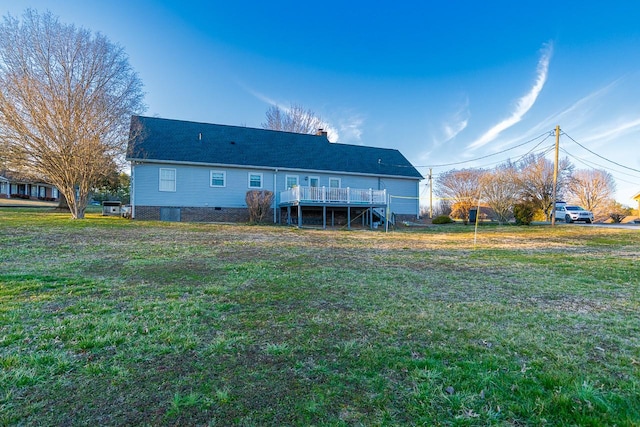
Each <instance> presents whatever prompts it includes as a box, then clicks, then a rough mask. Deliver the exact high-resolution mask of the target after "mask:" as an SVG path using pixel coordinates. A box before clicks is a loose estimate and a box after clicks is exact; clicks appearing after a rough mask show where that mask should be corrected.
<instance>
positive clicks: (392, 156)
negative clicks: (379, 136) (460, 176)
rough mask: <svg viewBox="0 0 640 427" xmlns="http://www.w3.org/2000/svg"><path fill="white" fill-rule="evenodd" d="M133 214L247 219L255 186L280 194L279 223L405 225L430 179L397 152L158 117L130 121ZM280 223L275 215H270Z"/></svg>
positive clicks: (415, 211)
mask: <svg viewBox="0 0 640 427" xmlns="http://www.w3.org/2000/svg"><path fill="white" fill-rule="evenodd" d="M130 136H131V138H130V143H129V148H128V152H127V160H128V161H130V162H131V205H132V217H133V218H136V219H150V220H166V221H232V222H243V221H247V220H248V210H247V205H246V202H245V196H246V193H247V191H249V190H268V191H272V192H273V193H274V202H273V205H272V214H273V215H272V217H273V222H275V223H285V222H290V223H294V224H296V223H297V224H298V225H302V224H323V225H325V226H326V225H327V223H330V224H333V225H337V224H347V225H350V224H351V223H356V222H357V223H360V222H362V223H363V224H367V225H373V224H375V223H376V222H378V221H383V220H384V218H385V216H387V214H386V207H387V203H388V201H389V200H390V198H391V200H392V206H391V213H392V214H393V217H395V218H397V219H400V220H410V219H415V218H417V217H418V216H419V213H420V204H419V187H418V185H419V183H420V181H421V180H422V179H423V177H422V175H421V174H420V173H419V172H418V171H417V170H416V169H415V167H413V166H412V165H411V163H409V161H408V160H407V159H406V158H405V157H404V156H403V155H402V154H401V153H400V152H399V151H398V150H394V149H386V148H376V147H366V146H360V145H347V144H339V143H330V142H329V140H328V139H327V134H326V132H321V131H320V132H318V134H316V135H308V134H298V133H290V132H279V131H272V130H266V129H255V128H248V127H240V126H227V125H216V124H207V123H195V122H187V121H179V120H169V119H160V118H151V117H141V116H134V117H132V119H131V135H130ZM270 217H271V215H270Z"/></svg>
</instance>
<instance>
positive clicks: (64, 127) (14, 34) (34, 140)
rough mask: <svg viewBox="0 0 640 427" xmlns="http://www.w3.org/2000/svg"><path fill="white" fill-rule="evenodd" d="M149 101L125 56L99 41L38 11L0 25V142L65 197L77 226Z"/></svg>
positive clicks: (118, 50)
mask: <svg viewBox="0 0 640 427" xmlns="http://www.w3.org/2000/svg"><path fill="white" fill-rule="evenodd" d="M143 96H144V95H143V92H142V83H141V81H140V79H139V77H138V75H137V74H136V73H135V72H134V71H133V69H132V68H131V66H130V65H129V62H128V57H127V55H126V54H125V52H124V50H123V49H122V48H121V47H120V46H117V45H114V44H112V43H111V42H109V40H107V38H106V37H104V36H103V35H101V34H99V33H97V34H92V33H91V32H90V31H88V30H85V29H80V28H76V27H75V26H73V25H65V24H62V23H60V22H59V21H58V19H57V18H56V17H54V16H52V15H51V13H48V12H47V13H45V14H42V15H40V14H38V13H37V12H35V11H32V10H27V11H26V12H25V13H24V15H23V18H22V22H20V21H19V20H18V19H15V18H13V17H11V16H7V17H5V18H4V22H3V23H2V24H1V25H0V139H2V140H3V141H4V144H5V145H6V147H5V148H6V149H7V150H8V152H9V155H10V157H11V159H12V161H19V162H20V163H23V164H22V166H23V167H24V168H26V169H28V170H30V171H31V172H32V173H34V174H37V175H39V176H41V177H42V178H43V179H44V180H46V181H47V182H49V183H51V184H53V185H55V186H56V187H57V188H58V189H59V190H60V192H61V193H62V195H63V196H64V198H66V200H67V202H68V203H69V207H70V210H71V215H72V217H73V218H84V211H85V208H86V206H87V202H88V197H89V192H90V191H91V189H92V188H93V187H94V186H95V185H96V184H98V183H99V182H100V180H101V179H103V178H104V177H105V176H106V175H107V174H108V173H109V172H110V171H111V170H112V165H113V162H114V161H116V160H117V159H122V157H123V156H122V155H123V153H124V148H125V146H126V142H127V136H128V130H129V124H130V117H131V115H132V114H137V113H139V112H142V110H143V109H144V106H143Z"/></svg>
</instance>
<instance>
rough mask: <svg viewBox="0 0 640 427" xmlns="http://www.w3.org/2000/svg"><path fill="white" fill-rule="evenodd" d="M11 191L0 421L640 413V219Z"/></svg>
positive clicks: (581, 421) (209, 421) (537, 419)
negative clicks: (543, 222)
mask: <svg viewBox="0 0 640 427" xmlns="http://www.w3.org/2000/svg"><path fill="white" fill-rule="evenodd" d="M473 230H474V229H473V227H472V226H466V227H465V226H462V225H444V226H439V227H432V228H426V229H420V230H413V229H408V230H404V231H395V232H392V233H388V234H385V233H384V232H381V231H344V230H340V231H329V230H327V231H320V230H298V229H295V228H286V227H273V226H264V227H263V226H243V225H236V226H233V225H216V224H185V223H161V222H138V221H128V220H125V219H122V218H118V217H102V216H100V215H99V214H89V215H88V217H87V219H85V220H75V221H74V220H71V219H69V217H68V215H61V214H54V213H49V212H47V211H46V210H19V209H18V210H16V209H9V208H0V260H1V261H0V263H1V267H2V268H1V269H0V425H220V426H227V425H256V426H262V425H278V426H281V425H469V426H476V425H510V426H513V425H593V426H600V425H619V426H632V425H640V399H639V398H638V396H639V394H640V315H639V313H640V292H639V291H640V255H639V254H640V233H638V231H637V230H619V229H606V228H605V229H603V228H585V227H571V226H566V225H560V226H557V227H555V228H551V227H549V226H533V227H514V226H503V227H501V226H486V227H480V229H479V234H478V236H477V243H476V244H475V245H474V234H473Z"/></svg>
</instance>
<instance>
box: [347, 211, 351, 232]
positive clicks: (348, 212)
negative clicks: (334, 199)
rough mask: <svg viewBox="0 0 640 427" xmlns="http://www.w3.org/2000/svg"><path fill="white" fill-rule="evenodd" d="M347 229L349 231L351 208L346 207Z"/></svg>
mask: <svg viewBox="0 0 640 427" xmlns="http://www.w3.org/2000/svg"><path fill="white" fill-rule="evenodd" d="M347 228H348V229H349V230H351V206H347Z"/></svg>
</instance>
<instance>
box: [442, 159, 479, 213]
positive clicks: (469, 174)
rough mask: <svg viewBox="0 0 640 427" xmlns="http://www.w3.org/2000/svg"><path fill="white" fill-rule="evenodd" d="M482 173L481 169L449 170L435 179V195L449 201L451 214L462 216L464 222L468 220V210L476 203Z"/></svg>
mask: <svg viewBox="0 0 640 427" xmlns="http://www.w3.org/2000/svg"><path fill="white" fill-rule="evenodd" d="M484 173H485V171H484V170H482V169H461V170H451V171H448V172H445V173H442V174H440V175H439V176H438V178H437V179H436V187H435V193H436V195H438V196H439V197H440V198H442V199H446V200H449V201H451V207H452V212H451V215H452V216H454V217H459V218H462V220H463V221H464V223H465V224H466V223H467V222H469V211H470V210H471V208H472V207H473V206H476V205H477V204H478V198H479V197H480V179H481V177H482V175H483V174H484Z"/></svg>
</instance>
